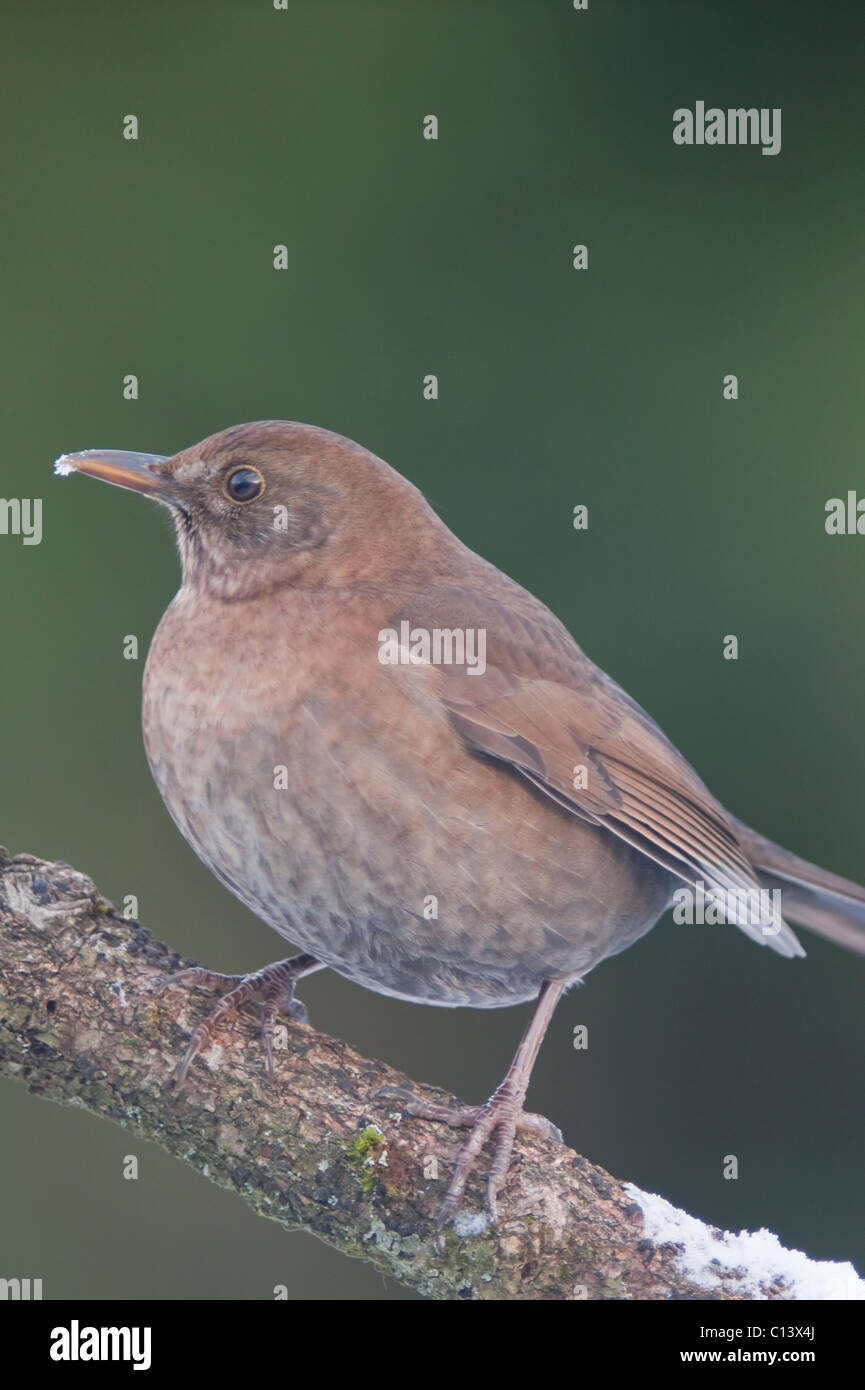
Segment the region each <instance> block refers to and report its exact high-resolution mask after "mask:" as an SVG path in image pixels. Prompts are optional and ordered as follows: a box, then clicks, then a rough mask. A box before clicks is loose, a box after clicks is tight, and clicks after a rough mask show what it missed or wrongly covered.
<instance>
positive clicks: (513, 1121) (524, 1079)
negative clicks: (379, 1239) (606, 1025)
mask: <svg viewBox="0 0 865 1390" xmlns="http://www.w3.org/2000/svg"><path fill="white" fill-rule="evenodd" d="M566 983H567V981H564V980H547V981H546V982H545V983H544V984H543V985H542V987H541V992H540V994H539V995H538V998H537V1002H536V1003H535V1007H534V1012H533V1013H532V1016H531V1019H530V1020H529V1025H528V1027H527V1028H526V1031H525V1033H524V1034H523V1039H522V1042H521V1043H520V1045H519V1047H518V1048H517V1051H516V1055H515V1056H514V1060H513V1062H512V1063H511V1065H510V1067H509V1068H508V1072H507V1075H506V1076H505V1079H504V1081H503V1082H502V1084H501V1086H499V1088H498V1090H497V1091H496V1092H495V1093H494V1094H493V1095H492V1096H491V1097H490V1099H489V1100H488V1101H487V1103H486V1105H479V1106H462V1107H459V1108H453V1109H451V1108H449V1107H448V1106H446V1105H431V1104H429V1103H427V1102H426V1101H421V1100H418V1099H417V1098H416V1097H415V1096H412V1095H411V1093H410V1092H408V1091H404V1090H402V1089H401V1088H399V1087H386V1088H384V1090H383V1091H381V1092H379V1093H378V1094H379V1095H382V1096H385V1095H393V1096H397V1097H399V1098H401V1099H403V1100H405V1102H406V1103H405V1105H404V1109H405V1111H406V1113H407V1114H409V1115H417V1116H418V1117H420V1118H421V1119H427V1120H441V1121H443V1122H444V1123H445V1124H449V1125H470V1126H471V1134H470V1135H469V1137H468V1139H467V1140H466V1142H465V1144H464V1145H463V1147H462V1149H461V1150H460V1154H459V1157H458V1159H457V1163H456V1168H455V1169H454V1174H453V1177H452V1178H451V1181H450V1186H449V1187H448V1190H447V1193H446V1194H445V1199H444V1201H443V1202H442V1205H441V1208H440V1210H439V1214H438V1220H437V1221H436V1246H437V1247H438V1248H439V1249H441V1248H442V1235H443V1231H444V1228H445V1226H446V1225H447V1224H448V1222H449V1221H451V1220H453V1218H454V1217H455V1216H456V1214H457V1212H458V1211H459V1209H460V1207H461V1206H462V1203H463V1197H464V1195H465V1190H466V1184H467V1182H468V1180H469V1177H470V1175H471V1173H472V1171H473V1169H474V1166H475V1164H476V1162H477V1159H478V1155H479V1154H480V1152H481V1150H482V1149H483V1147H484V1144H485V1143H486V1142H487V1140H488V1139H489V1138H490V1137H491V1136H492V1135H493V1134H494V1133H495V1134H496V1144H495V1149H494V1152H493V1161H492V1165H491V1167H490V1171H489V1174H488V1177H487V1210H488V1212H489V1215H490V1219H491V1220H492V1221H495V1220H496V1217H497V1198H498V1194H499V1192H500V1191H501V1189H502V1187H503V1186H504V1182H505V1178H506V1177H507V1172H508V1167H509V1165H510V1161H511V1154H512V1152H513V1147H514V1137H515V1135H516V1132H517V1130H518V1129H524V1130H529V1131H530V1132H531V1133H533V1134H538V1135H540V1136H541V1138H543V1139H551V1140H558V1141H559V1142H561V1138H562V1136H561V1134H560V1132H559V1130H558V1129H556V1127H555V1125H553V1124H551V1123H550V1121H549V1120H545V1119H544V1117H543V1116H542V1115H530V1114H527V1113H526V1111H524V1110H523V1101H524V1100H525V1097H526V1091H527V1090H528V1087H529V1079H530V1077H531V1074H532V1068H533V1067H534V1065H535V1061H536V1059H537V1055H538V1052H539V1050H540V1046H541V1043H542V1041H543V1038H544V1034H545V1033H546V1031H547V1028H548V1026H549V1022H550V1019H551V1018H552V1016H553V1013H554V1011H555V1007H556V1005H557V1004H558V1002H559V999H560V998H561V996H562V991H563V990H564V988H565V985H566Z"/></svg>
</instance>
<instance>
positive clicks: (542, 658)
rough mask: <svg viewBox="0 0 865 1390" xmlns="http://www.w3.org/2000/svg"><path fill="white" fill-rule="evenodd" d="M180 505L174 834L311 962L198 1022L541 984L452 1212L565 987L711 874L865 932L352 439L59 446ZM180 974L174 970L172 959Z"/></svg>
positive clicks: (297, 429)
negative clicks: (341, 980) (255, 1008)
mask: <svg viewBox="0 0 865 1390" xmlns="http://www.w3.org/2000/svg"><path fill="white" fill-rule="evenodd" d="M57 470H58V471H59V472H72V471H77V472H80V473H86V474H89V475H91V476H93V477H96V478H102V479H104V480H106V481H108V482H113V483H117V484H119V485H120V486H121V487H126V488H131V489H133V490H134V491H137V492H141V493H145V494H146V495H147V496H149V497H152V498H155V499H156V500H157V501H159V502H161V503H164V504H165V505H166V506H167V507H168V509H169V511H170V512H171V514H172V516H173V518H174V522H175V525H176V529H177V537H178V542H179V547H180V557H181V562H182V567H183V581H182V584H181V587H180V590H179V591H178V593H177V594H176V596H175V598H174V599H173V600H172V602H171V604H170V605H169V607H168V609H167V611H166V613H165V615H164V617H163V618H162V621H161V622H160V624H159V628H158V630H157V632H156V636H155V637H154V639H153V644H152V646H151V649H150V654H149V657H148V661H147V667H146V671H145V675H144V709H143V726H144V740H145V744H146V748H147V756H148V759H149V761H150V767H151V769H152V772H153V776H154V778H155V780H156V784H157V786H158V787H159V790H160V792H161V793H162V796H163V798H164V800H165V804H166V806H167V807H168V810H169V811H170V813H171V815H172V816H173V818H174V820H175V821H176V823H177V825H178V826H179V828H180V830H181V832H182V833H183V835H185V837H186V839H187V840H188V841H189V843H190V844H191V845H192V846H193V848H194V849H195V850H196V851H197V853H198V854H199V855H200V856H201V858H202V859H203V860H204V862H205V863H206V864H207V865H208V866H209V867H210V868H211V869H212V870H213V872H214V873H215V874H216V876H217V877H218V878H219V879H220V880H221V882H223V883H224V884H225V885H226V887H228V888H229V889H230V890H231V891H232V892H233V893H234V894H236V896H237V897H238V898H240V900H241V901H242V902H244V903H245V904H246V905H247V906H248V907H249V908H251V909H252V911H253V912H255V913H256V914H257V915H258V916H259V917H260V918H262V920H263V921H265V922H267V923H268V924H269V925H270V926H272V927H273V928H274V929H275V930H276V931H278V932H279V933H280V934H281V935H282V936H284V937H286V938H288V939H289V940H290V941H293V942H296V943H297V944H298V945H300V946H301V947H302V948H303V954H302V955H300V956H295V957H293V958H291V959H289V960H286V961H282V962H280V963H278V964H276V965H273V966H270V967H268V968H267V969H265V970H262V971H259V972H257V973H256V974H255V975H251V976H246V977H239V978H237V979H236V980H235V979H232V978H227V977H224V976H216V975H213V974H211V973H210V972H208V971H205V970H196V971H193V972H186V978H187V979H188V980H189V981H190V982H192V983H204V984H211V983H212V984H216V985H219V986H221V987H223V988H225V987H226V986H227V985H230V984H234V985H235V986H236V987H235V988H233V989H232V990H231V992H229V993H227V994H225V996H224V997H223V999H222V1000H221V1002H220V1004H219V1005H218V1006H217V1008H216V1009H215V1010H214V1011H213V1013H212V1014H211V1015H210V1017H209V1018H208V1019H207V1021H206V1022H205V1023H204V1024H202V1025H201V1026H200V1027H199V1028H198V1029H196V1031H195V1033H194V1034H193V1036H192V1039H191V1042H190V1045H189V1048H188V1050H187V1052H186V1055H185V1056H184V1058H183V1060H182V1062H181V1063H180V1066H179V1068H178V1080H179V1081H181V1082H182V1080H183V1077H184V1076H185V1074H186V1071H187V1069H188V1067H189V1065H190V1063H191V1061H192V1060H193V1058H194V1057H195V1055H196V1053H197V1052H198V1051H199V1050H200V1048H201V1047H202V1045H203V1044H205V1043H206V1042H207V1040H208V1039H209V1037H210V1035H211V1033H212V1030H213V1027H214V1024H215V1023H216V1022H217V1021H218V1020H219V1019H220V1018H223V1017H225V1015H226V1013H228V1012H229V1011H231V1010H232V1009H234V1008H236V1007H237V1006H238V1005H239V1004H241V1003H243V1001H244V1000H246V999H247V998H249V997H250V995H252V994H254V993H256V992H260V993H262V994H263V996H264V999H265V1028H264V1032H265V1046H266V1050H267V1057H268V1065H269V1066H270V1065H271V1051H270V1036H271V1033H272V1029H273V1024H274V1020H275V1018H276V1016H277V1014H278V1012H279V1011H280V1009H286V1010H287V1011H288V1012H293V1013H295V1014H296V1013H297V1011H298V1010H299V1009H300V1008H302V1006H299V1005H298V1004H297V1003H296V1001H294V999H293V990H294V984H295V981H296V980H298V979H300V978H301V977H302V976H303V975H306V974H309V973H310V972H311V971H313V970H317V969H321V968H322V967H324V966H330V967H331V968H332V969H334V970H337V971H338V972H339V973H340V974H342V975H345V976H347V977H348V978H349V979H351V980H355V981H357V983H358V984H361V985H365V986H367V988H369V989H373V990H377V991H379V992H380V993H382V994H391V995H395V996H396V997H397V998H400V999H410V1000H416V1001H420V1002H422V1003H428V1004H439V1005H446V1006H454V1005H468V1006H471V1007H474V1008H496V1007H498V1006H501V1005H506V1004H516V1003H520V1002H522V1001H524V1000H529V999H533V1000H536V1004H535V1010H534V1013H533V1016H532V1019H531V1022H530V1023H529V1026H528V1029H527V1031H526V1033H525V1036H524V1038H523V1040H522V1042H521V1044H520V1047H519V1049H518V1051H517V1053H516V1056H515V1058H514V1061H513V1064H512V1066H511V1068H510V1070H509V1071H508V1074H507V1076H506V1077H505V1080H504V1081H503V1083H502V1085H501V1086H500V1087H499V1089H498V1090H497V1091H496V1092H495V1094H494V1095H493V1096H492V1097H491V1099H490V1100H489V1101H488V1102H487V1104H486V1105H483V1106H480V1107H477V1108H466V1109H463V1110H459V1111H449V1110H447V1109H445V1108H443V1107H429V1106H423V1105H421V1103H420V1102H417V1101H414V1100H412V1099H411V1098H405V1097H404V1098H403V1099H405V1100H406V1104H405V1106H404V1108H405V1109H407V1110H408V1111H409V1112H410V1113H414V1114H425V1115H431V1116H432V1117H433V1118H438V1119H442V1120H445V1121H448V1122H449V1123H452V1124H466V1125H469V1126H470V1127H471V1134H470V1136H469V1138H468V1141H467V1142H466V1144H465V1146H464V1147H463V1149H462V1152H461V1154H460V1157H459V1159H458V1161H457V1164H456V1168H455V1172H454V1175H453V1179H452V1181H451V1183H450V1186H449V1189H448V1193H447V1196H446V1198H445V1201H444V1204H443V1206H442V1209H441V1212H440V1216H439V1232H441V1230H442V1228H443V1226H444V1224H445V1223H446V1222H447V1221H448V1220H449V1219H450V1218H451V1217H452V1216H453V1215H454V1214H455V1213H456V1211H457V1210H458V1208H459V1206H460V1205H461V1202H462V1198H463V1193H464V1191H465V1187H466V1182H467V1179H468V1177H469V1174H470V1173H471V1171H472V1168H473V1165H474V1163H475V1160H476V1159H477V1157H478V1155H479V1154H480V1152H481V1149H482V1148H483V1146H484V1144H485V1142H486V1141H487V1139H488V1138H490V1137H491V1136H493V1135H495V1139H496V1145H495V1152H494V1158H493V1162H492V1168H491V1171H490V1174H489V1178H488V1183H487V1198H488V1206H489V1209H490V1212H491V1215H492V1216H493V1217H494V1216H495V1210H496V1197H497V1194H498V1192H499V1190H500V1189H501V1187H502V1185H503V1183H504V1180H505V1176H506V1173H507V1169H508V1164H509V1161H510V1156H511V1151H512V1148H513V1142H514V1136H515V1132H516V1130H517V1128H519V1127H526V1128H531V1129H534V1130H535V1131H537V1132H540V1133H542V1134H550V1133H553V1132H554V1131H553V1129H552V1126H550V1125H549V1124H548V1122H546V1121H544V1120H543V1119H541V1118H540V1117H539V1116H532V1115H527V1114H526V1113H525V1112H524V1110H523V1100H524V1097H525V1094H526V1090H527V1088H528V1083H529V1077H530V1074H531V1069H532V1066H533V1063H534V1060H535V1057H536V1056H537V1052H538V1049H539V1047H540V1043H541V1040H542V1038H543V1035H544V1032H545V1030H546V1027H547V1024H548V1023H549V1020H550V1018H551V1016H552V1013H553V1010H554V1008H555V1006H556V1003H557V1001H558V999H559V998H560V996H561V994H562V992H563V990H564V989H565V988H566V987H567V986H568V985H569V984H570V983H572V982H574V981H576V980H579V979H581V978H582V977H583V976H585V975H586V973H587V972H588V971H589V970H591V969H592V968H593V967H594V966H596V965H597V964H598V963H599V961H602V960H604V959H606V958H607V957H608V956H611V955H615V954H616V953H617V952H619V951H622V950H624V949H625V947H627V946H630V945H631V943H632V942H634V941H636V940H637V939H638V937H640V936H642V935H643V934H644V933H645V932H647V931H648V930H649V928H650V927H652V926H653V925H654V923H655V922H656V921H657V920H658V918H659V917H660V916H661V914H662V913H663V912H664V911H665V910H666V909H667V908H668V907H669V906H670V905H671V903H672V902H673V900H674V894H676V893H677V890H678V894H679V899H678V900H681V893H682V892H683V891H684V892H685V893H686V894H687V893H689V892H690V893H692V894H694V895H696V896H699V898H700V901H701V903H704V902H708V903H709V904H710V905H711V906H713V907H714V908H715V910H716V912H717V913H719V914H720V916H721V920H725V921H727V922H730V923H733V924H735V925H736V926H738V927H740V928H741V929H742V930H743V931H745V932H747V934H748V935H749V936H750V937H751V938H752V939H753V940H754V941H756V942H759V943H760V944H762V945H767V946H770V947H771V948H772V950H774V951H777V952H778V953H779V954H780V955H783V956H798V955H804V952H803V950H802V947H801V946H800V945H799V942H798V940H797V939H796V937H795V936H794V934H793V932H792V931H791V930H790V927H789V926H788V925H787V923H786V922H785V921H784V918H783V916H782V914H781V910H780V906H779V897H780V896H781V895H782V896H783V909H784V912H785V913H786V915H788V916H790V917H791V918H792V919H793V920H794V921H796V922H799V923H801V924H802V925H803V926H806V927H810V928H812V929H813V930H815V931H817V932H820V933H821V934H822V935H824V936H827V937H830V938H831V939H832V940H834V941H837V942H839V943H841V944H843V945H846V946H849V947H852V948H854V949H856V950H858V951H863V950H865V891H863V889H862V888H859V887H857V886H856V885H855V884H852V883H848V882H847V881H846V880H844V879H842V878H838V877H836V876H835V875H834V874H830V873H827V872H825V871H824V870H822V869H819V868H816V867H815V866H814V865H812V864H808V863H806V862H805V861H804V860H802V859H798V858H797V857H796V856H795V855H793V854H790V853H788V852H787V851H786V850H783V849H781V848H779V847H778V846H777V845H774V844H772V843H771V842H770V841H769V840H766V839H763V838H762V837H761V836H760V835H757V834H756V833H755V832H754V831H752V830H749V829H748V828H747V827H746V826H744V825H742V824H741V823H740V822H739V821H737V820H735V819H734V818H733V817H732V816H731V815H729V814H728V813H727V812H726V811H725V810H724V808H723V807H722V806H721V805H719V803H718V802H717V801H716V800H715V799H714V797H713V796H712V795H711V794H710V792H709V791H708V790H707V788H706V787H705V786H704V784H703V783H702V781H701V780H700V778H699V777H698V776H697V774H696V773H695V772H694V771H693V769H692V768H691V767H690V766H689V764H688V763H687V762H686V761H685V759H684V758H683V757H682V756H681V755H680V754H679V753H678V752H677V751H676V749H675V748H674V747H673V745H672V744H671V743H670V742H669V741H668V740H667V738H666V737H665V736H664V734H663V733H662V732H661V730H660V729H659V728H658V726H657V725H656V724H655V723H654V722H653V721H652V720H651V719H650V718H649V716H648V715H647V714H645V713H644V711H643V710H642V709H641V708H640V707H639V705H637V704H636V703H635V702H634V701H633V700H632V699H630V697H629V696H628V695H626V694H625V692H624V691H623V690H621V689H620V688H619V686H617V685H616V684H615V682H614V681H612V680H611V679H610V678H609V677H608V676H606V675H605V674H604V673H603V672H602V671H600V670H599V669H598V668H597V667H596V666H594V665H593V664H592V662H591V661H590V660H589V659H588V657H586V656H585V655H584V654H583V652H582V651H581V650H580V648H579V647H578V646H577V644H576V642H575V641H574V640H573V638H572V637H571V636H570V634H569V633H568V632H567V630H566V629H565V628H564V627H563V626H562V624H561V623H560V622H559V621H558V619H557V618H555V617H554V616H553V614H552V613H551V612H550V611H549V609H547V608H546V607H545V606H544V604H542V603H541V602H540V601H539V600H538V599H536V598H534V597H533V596H532V595H531V594H530V593H528V592H527V591H526V590H525V589H523V588H521V587H520V585H519V584H516V583H514V581H513V580H511V579H509V578H507V576H506V575H504V574H502V573H501V572H500V571H499V570H497V569H496V568H495V567H494V566H493V565H491V564H489V563H488V562H487V561H486V560H483V559H482V558H481V557H480V556H478V555H476V554H474V553H473V552H472V551H471V550H469V549H468V548H467V547H466V546H464V545H463V544H462V542H461V541H459V540H458V539H457V538H456V537H455V536H454V535H453V534H452V533H451V532H450V531H449V530H448V528H447V527H446V526H445V525H444V523H443V522H442V521H441V520H440V519H439V518H438V517H437V516H436V514H435V513H434V512H433V511H432V510H431V508H430V507H429V506H428V504H427V503H426V501H425V500H424V498H423V497H422V496H421V494H420V493H419V492H418V490H417V489H416V488H415V487H413V486H412V485H411V483H409V482H408V481H407V480H406V479H405V478H403V477H401V476H400V475H399V474H398V473H396V472H395V471H394V470H393V469H392V468H390V467H389V466H388V464H386V463H384V462H383V461H382V460H381V459H379V458H376V457H375V456H374V455H373V454H371V453H369V452H368V451H367V450H366V449H364V448H362V447H361V446H360V445H358V444H355V443H353V442H352V441H351V440H348V439H345V438H343V437H342V436H340V435H336V434H332V433H330V432H329V431H327V430H323V429H318V428H316V427H314V426H311V425H303V424H297V423H288V422H285V421H281V420H267V421H259V422H257V423H254V424H247V425H237V426H235V427H234V428H232V429H227V430H224V431H222V432H221V433H219V434H215V435H213V436H211V437H210V438H209V439H206V440H204V441H203V442H202V443H200V444H196V445H194V446H193V447H192V448H190V449H185V450H184V451H183V452H182V453H179V454H176V455H175V456H174V457H172V458H166V457H162V456H160V455H154V454H135V453H122V452H112V451H107V452H103V451H100V450H88V451H86V452H85V453H80V454H68V455H64V457H63V458H62V459H60V460H58V463H57ZM175 978H176V977H175Z"/></svg>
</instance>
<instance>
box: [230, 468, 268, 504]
mask: <svg viewBox="0 0 865 1390" xmlns="http://www.w3.org/2000/svg"><path fill="white" fill-rule="evenodd" d="M224 491H225V495H226V497H229V498H230V499H231V501H232V502H254V501H255V499H256V497H260V496H261V494H262V493H263V492H264V479H263V478H262V476H261V474H260V473H259V472H258V470H257V469H255V468H235V469H233V471H232V472H231V473H229V475H228V477H227V478H226V480H225V488H224Z"/></svg>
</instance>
